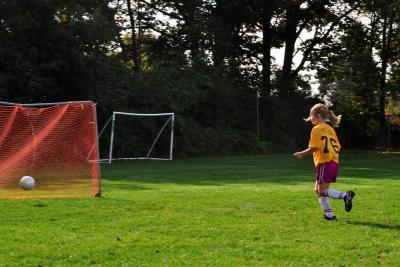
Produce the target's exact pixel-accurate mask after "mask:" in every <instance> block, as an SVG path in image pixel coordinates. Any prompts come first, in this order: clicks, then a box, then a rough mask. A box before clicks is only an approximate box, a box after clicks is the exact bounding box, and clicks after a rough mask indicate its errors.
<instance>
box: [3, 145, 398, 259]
mask: <svg viewBox="0 0 400 267" xmlns="http://www.w3.org/2000/svg"><path fill="white" fill-rule="evenodd" d="M102 175H103V193H104V196H103V198H101V199H0V205H1V216H0V265H1V266H38V265H42V266H377V265H381V266H399V265H400V249H399V248H400V193H399V190H400V155H399V154H387V155H384V154H378V153H364V152H363V153H358V154H357V153H351V154H347V155H343V157H342V161H341V171H340V177H339V179H338V183H336V184H335V185H334V188H336V189H339V190H346V189H353V190H354V191H356V194H357V195H356V198H355V202H354V209H353V211H352V212H351V213H346V212H345V211H344V209H343V201H334V200H332V201H331V203H332V206H333V208H334V211H335V212H336V214H337V216H338V220H337V221H334V222H327V221H324V220H323V219H322V211H321V209H320V207H319V203H318V200H317V198H316V197H315V196H314V193H313V187H314V177H313V175H314V170H313V166H312V163H311V158H308V159H305V160H299V161H296V160H293V159H292V158H291V157H290V155H268V156H253V157H227V158H206V159H190V160H177V161H173V162H149V161H137V162H129V163H124V162H120V163H113V164H112V165H104V166H102Z"/></svg>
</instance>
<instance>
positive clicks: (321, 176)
mask: <svg viewBox="0 0 400 267" xmlns="http://www.w3.org/2000/svg"><path fill="white" fill-rule="evenodd" d="M338 172H339V166H338V164H337V163H336V162H335V161H333V160H332V161H329V162H326V163H321V164H319V165H318V166H317V170H316V174H315V179H316V180H317V182H318V183H319V184H322V183H335V182H336V177H337V176H338Z"/></svg>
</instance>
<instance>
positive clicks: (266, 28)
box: [261, 7, 272, 97]
mask: <svg viewBox="0 0 400 267" xmlns="http://www.w3.org/2000/svg"><path fill="white" fill-rule="evenodd" d="M271 19H272V10H271V9H270V8H268V7H265V8H264V12H263V18H262V21H261V23H262V38H263V43H262V54H263V58H262V61H261V63H262V73H261V74H262V92H261V93H262V95H265V96H267V97H268V96H269V95H270V93H271V40H272V38H271V37H272V36H271Z"/></svg>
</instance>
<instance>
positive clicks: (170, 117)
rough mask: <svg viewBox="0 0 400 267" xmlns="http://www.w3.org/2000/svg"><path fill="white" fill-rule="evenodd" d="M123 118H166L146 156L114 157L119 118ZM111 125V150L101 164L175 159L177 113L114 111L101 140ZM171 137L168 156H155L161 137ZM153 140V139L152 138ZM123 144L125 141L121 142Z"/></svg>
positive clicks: (102, 131)
mask: <svg viewBox="0 0 400 267" xmlns="http://www.w3.org/2000/svg"><path fill="white" fill-rule="evenodd" d="M118 117H119V118H121V117H136V118H148V119H150V118H164V121H163V122H162V124H161V127H160V128H158V129H156V131H155V132H154V133H157V134H155V135H154V139H153V140H152V141H151V144H150V143H149V146H148V148H147V151H146V152H145V154H143V155H141V156H130V155H124V156H116V157H115V156H114V154H115V142H116V128H117V118H118ZM110 123H111V126H110V127H111V129H110V137H109V149H108V154H107V158H103V159H101V160H100V162H106V163H112V161H113V160H141V159H150V160H172V159H173V146H174V124H175V113H130V112H119V111H114V112H113V114H112V116H111V117H110V119H109V120H108V121H107V122H106V124H105V125H104V127H103V129H102V130H101V131H100V134H99V138H100V137H101V135H102V134H103V133H104V131H105V129H106V128H107V127H108V126H109V124H110ZM166 132H167V135H169V138H168V139H169V140H168V155H167V156H165V157H161V156H153V155H152V154H153V151H154V148H155V146H156V145H157V144H158V143H159V141H160V137H161V135H163V134H166ZM152 138H153V137H152ZM120 141H121V142H123V141H124V140H120ZM131 145H132V144H131ZM133 145H134V144H133ZM126 146H130V144H126Z"/></svg>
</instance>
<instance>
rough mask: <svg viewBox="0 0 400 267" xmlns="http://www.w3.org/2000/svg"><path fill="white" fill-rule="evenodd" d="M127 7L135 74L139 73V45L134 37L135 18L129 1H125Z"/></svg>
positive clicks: (135, 36)
mask: <svg viewBox="0 0 400 267" xmlns="http://www.w3.org/2000/svg"><path fill="white" fill-rule="evenodd" d="M127 6H128V16H129V21H130V24H131V34H132V42H131V50H132V57H133V65H134V66H133V69H134V71H135V73H137V74H138V73H140V71H141V66H140V65H141V64H140V52H139V45H138V42H137V35H136V29H135V24H136V23H135V18H134V15H133V10H132V4H131V0H127Z"/></svg>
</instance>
